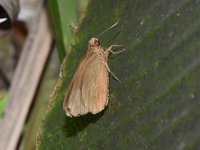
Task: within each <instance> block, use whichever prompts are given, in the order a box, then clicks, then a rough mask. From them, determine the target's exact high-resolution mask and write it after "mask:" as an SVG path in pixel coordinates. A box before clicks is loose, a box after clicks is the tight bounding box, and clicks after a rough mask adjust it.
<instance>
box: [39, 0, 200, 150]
mask: <svg viewBox="0 0 200 150" xmlns="http://www.w3.org/2000/svg"><path fill="white" fill-rule="evenodd" d="M199 10H200V1H199V0H176V1H175V0H168V1H164V0H151V1H149V0H93V1H90V2H89V4H88V7H87V11H86V12H85V17H84V19H83V20H82V21H81V24H80V26H79V28H78V31H77V32H76V34H75V35H74V37H73V39H72V44H71V50H70V53H69V54H68V55H67V56H66V58H65V61H64V63H63V67H62V68H63V77H62V78H60V80H59V81H58V83H57V86H56V88H55V91H54V94H53V96H52V99H51V103H50V104H49V109H48V113H47V115H46V117H45V120H44V122H43V126H42V127H41V129H40V135H39V137H38V139H37V144H38V149H39V150H47V149H48V150H51V149H52V150H53V149H58V150H62V149H69V150H70V149H73V150H76V149H101V150H102V149H108V150H110V149H136V150H143V149H152V150H155V149H158V150H161V149H162V150H170V149H172V150H173V149H174V150H175V149H184V150H186V149H187V150H197V149H200V142H199V141H200V109H199V108H200V82H199V77H200V40H199V39H200V13H199ZM117 21H118V22H119V24H118V26H116V27H115V28H113V29H112V30H110V31H108V32H107V33H105V34H104V35H102V36H101V37H100V41H101V45H102V46H103V47H108V46H109V45H112V44H122V45H124V46H125V48H126V51H125V52H124V53H121V54H120V55H111V57H110V58H109V66H110V68H111V70H112V72H114V73H115V74H116V76H117V77H118V78H119V79H120V80H121V83H118V82H116V81H115V80H114V79H113V78H112V77H110V84H109V104H108V107H107V108H106V109H105V110H104V111H103V112H101V113H99V114H97V115H92V114H88V115H84V116H81V117H76V118H69V117H67V116H66V115H65V112H64V110H63V106H62V102H63V99H64V96H65V93H66V91H67V87H68V85H69V82H70V79H71V78H72V76H73V74H74V72H75V70H76V67H77V66H78V64H79V62H80V60H81V58H82V57H83V56H84V55H85V53H86V51H87V43H88V41H89V39H90V38H92V37H95V36H97V35H98V34H99V33H100V32H102V31H103V30H105V29H106V28H108V27H109V26H111V25H112V24H114V23H115V22H117ZM94 69H95V68H94Z"/></svg>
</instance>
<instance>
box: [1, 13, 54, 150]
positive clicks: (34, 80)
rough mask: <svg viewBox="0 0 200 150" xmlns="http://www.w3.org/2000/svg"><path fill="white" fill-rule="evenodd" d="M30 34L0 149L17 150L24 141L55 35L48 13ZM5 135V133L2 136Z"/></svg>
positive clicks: (16, 77) (2, 129)
mask: <svg viewBox="0 0 200 150" xmlns="http://www.w3.org/2000/svg"><path fill="white" fill-rule="evenodd" d="M35 24H36V25H34V26H33V29H32V31H31V32H30V34H29V35H28V39H27V41H26V43H25V46H24V49H23V53H22V55H21V57H20V60H19V64H18V66H17V69H16V73H15V75H14V78H13V82H12V85H11V88H10V95H9V101H8V104H7V106H6V109H5V115H4V117H3V119H2V120H1V122H0V133H1V136H0V150H14V149H15V148H16V146H17V143H18V141H19V138H20V134H21V131H22V128H23V126H24V122H25V119H26V117H27V114H28V111H29V108H30V105H31V103H32V100H33V97H34V94H35V91H36V88H37V86H38V83H39V79H40V77H41V73H42V71H43V68H44V65H45V62H46V60H47V57H48V54H49V52H50V48H51V43H52V36H51V34H50V31H49V26H48V21H47V16H46V13H45V11H44V10H43V11H42V12H40V14H39V16H38V17H37V20H35ZM2 133H3V134H2Z"/></svg>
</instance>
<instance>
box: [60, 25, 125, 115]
mask: <svg viewBox="0 0 200 150" xmlns="http://www.w3.org/2000/svg"><path fill="white" fill-rule="evenodd" d="M116 24H117V23H115V24H114V25H112V26H111V27H110V28H108V29H107V30H109V29H111V28H112V27H114V26H115V25H116ZM107 30H105V31H107ZM105 31H104V32H105ZM104 32H102V33H104ZM102 33H101V34H102ZM101 34H100V35H101ZM118 46H122V45H111V46H110V47H109V48H107V49H105V50H104V49H103V48H102V47H101V46H100V42H99V39H98V38H91V39H90V41H89V43H88V50H87V53H86V55H85V57H83V58H82V60H81V62H80V64H79V66H78V68H77V70H76V72H75V74H74V76H73V78H72V80H71V82H70V84H69V87H68V91H67V94H66V96H65V99H64V102H63V108H64V109H65V112H66V115H67V116H69V117H76V116H80V115H84V114H87V113H92V114H96V113H98V112H100V111H102V110H103V109H104V108H105V107H106V106H107V104H108V83H109V77H108V72H109V73H111V75H112V76H113V77H114V78H115V79H116V80H118V78H117V77H116V76H115V75H114V74H113V73H112V72H111V71H110V69H109V67H108V64H107V62H108V56H109V54H110V53H113V54H115V53H120V52H122V51H124V50H121V51H118V52H114V51H112V48H113V47H118ZM118 81H119V80H118Z"/></svg>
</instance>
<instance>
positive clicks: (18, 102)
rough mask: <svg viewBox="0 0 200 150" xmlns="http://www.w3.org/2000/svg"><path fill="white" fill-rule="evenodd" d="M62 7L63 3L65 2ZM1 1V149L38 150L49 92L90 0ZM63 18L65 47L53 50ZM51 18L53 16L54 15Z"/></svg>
mask: <svg viewBox="0 0 200 150" xmlns="http://www.w3.org/2000/svg"><path fill="white" fill-rule="evenodd" d="M61 3H62V4H61ZM61 3H60V5H59V6H58V4H57V3H56V1H54V2H53V1H51V2H45V1H43V0H1V1H0V116H1V118H0V119H1V121H0V123H1V124H0V131H1V132H0V133H1V135H0V150H6V149H7V150H11V149H25V150H34V149H35V146H36V137H37V132H38V129H39V127H40V126H41V123H42V120H43V119H44V116H45V113H46V110H47V107H48V102H49V98H50V95H51V92H52V91H53V89H54V86H55V83H56V81H57V79H58V78H59V69H60V64H61V62H62V60H63V58H64V57H65V53H66V52H67V50H68V49H69V46H70V39H71V36H72V34H73V33H72V32H71V29H70V27H69V26H68V24H73V25H76V24H77V23H78V20H79V18H81V14H83V12H84V9H85V7H86V5H87V0H84V1H81V0H65V1H61ZM60 7H62V9H66V13H65V14H63V17H65V19H64V21H65V22H64V23H63V22H61V24H65V27H64V29H65V31H64V32H63V34H62V35H63V36H64V39H65V43H62V45H59V46H60V47H59V50H58V49H57V47H56V46H55V42H56V41H57V40H59V39H54V38H53V35H54V34H57V33H54V32H52V28H54V29H55V28H56V26H54V25H55V24H54V25H52V22H55V21H57V22H59V18H58V17H57V18H54V17H56V16H51V11H54V12H56V11H57V10H55V9H58V8H60ZM50 16H51V17H50Z"/></svg>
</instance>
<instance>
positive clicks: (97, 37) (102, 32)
mask: <svg viewBox="0 0 200 150" xmlns="http://www.w3.org/2000/svg"><path fill="white" fill-rule="evenodd" d="M118 23H119V22H116V23H114V24H113V25H112V26H110V27H109V28H107V29H106V30H104V31H103V32H101V33H100V34H99V35H98V36H97V38H99V37H100V36H101V35H102V34H104V33H105V32H107V31H109V30H110V29H112V28H113V27H115V26H116V25H117V24H118Z"/></svg>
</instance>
